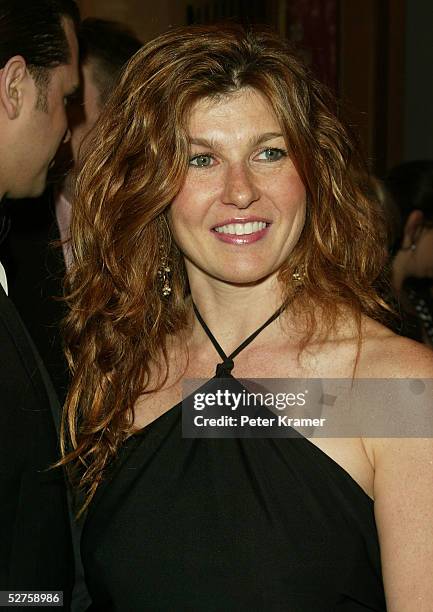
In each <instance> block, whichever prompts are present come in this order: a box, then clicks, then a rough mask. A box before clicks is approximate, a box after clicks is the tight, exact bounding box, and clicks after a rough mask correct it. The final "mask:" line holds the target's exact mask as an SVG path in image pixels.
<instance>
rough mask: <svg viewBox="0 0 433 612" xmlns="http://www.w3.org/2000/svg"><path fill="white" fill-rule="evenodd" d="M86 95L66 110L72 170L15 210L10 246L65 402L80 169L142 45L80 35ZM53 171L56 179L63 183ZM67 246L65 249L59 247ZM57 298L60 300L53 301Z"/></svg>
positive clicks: (28, 319)
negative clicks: (67, 292)
mask: <svg viewBox="0 0 433 612" xmlns="http://www.w3.org/2000/svg"><path fill="white" fill-rule="evenodd" d="M79 47H80V72H81V87H80V90H79V91H78V92H77V94H76V95H75V96H74V98H73V99H72V100H71V101H70V103H69V104H68V108H67V113H68V117H69V126H70V130H71V139H70V140H69V141H68V142H67V143H65V144H64V145H63V147H62V148H61V150H60V151H59V154H58V156H57V164H56V165H57V167H58V168H60V170H62V169H64V168H66V169H67V171H66V175H64V174H63V176H60V178H58V179H57V181H56V182H55V184H53V185H51V186H50V187H49V188H48V189H47V190H46V192H45V193H44V195H43V197H41V198H40V199H39V200H38V201H36V202H34V203H32V208H31V210H30V209H29V205H28V202H24V201H22V202H16V203H15V202H14V205H13V207H11V210H10V214H11V217H12V228H11V231H10V233H9V236H8V239H7V241H6V243H5V244H4V246H3V257H2V258H3V260H4V262H5V266H6V268H7V271H8V276H9V291H10V295H11V297H12V298H13V299H14V301H15V304H16V307H17V309H18V311H19V313H20V315H21V317H22V318H23V320H24V322H25V323H26V325H27V327H28V329H29V331H30V332H31V334H32V337H33V339H34V342H35V344H36V346H37V348H38V350H39V352H40V354H41V356H42V357H43V360H44V362H45V364H46V366H47V368H48V371H49V373H50V376H51V379H52V381H53V383H54V387H55V389H56V391H57V394H58V396H59V399H60V400H61V402H63V399H64V397H65V394H66V390H67V386H68V381H69V374H68V368H67V365H66V361H65V358H64V354H63V347H62V342H61V335H60V333H59V323H60V321H61V319H62V318H63V315H64V306H63V302H62V301H61V300H59V299H55V298H56V297H57V298H58V297H59V296H61V295H62V293H63V287H62V283H63V276H64V273H65V267H67V266H68V265H69V263H70V258H69V257H70V256H69V246H68V242H67V239H68V236H69V222H70V216H71V205H70V201H71V198H72V194H73V191H74V183H75V178H74V168H75V164H76V162H77V159H78V154H79V149H80V145H81V142H82V140H83V138H84V137H85V136H86V135H87V133H88V132H89V131H90V130H91V128H92V126H93V124H94V123H95V121H96V119H97V117H98V115H99V113H100V110H101V108H102V106H103V104H104V101H105V100H107V98H108V97H109V96H110V93H111V91H112V90H113V89H114V87H115V86H116V83H117V81H118V79H119V77H120V74H121V71H122V68H123V66H124V65H125V63H126V62H127V61H128V60H129V59H130V58H131V56H132V55H134V53H135V52H136V51H137V50H138V49H139V48H140V47H141V42H140V40H138V39H137V38H136V37H135V36H134V34H133V33H132V32H131V31H130V30H129V29H128V28H126V27H125V26H124V25H123V24H120V23H117V22H114V21H108V20H104V19H98V18H88V19H84V20H83V21H82V23H81V27H80V32H79ZM60 170H59V169H56V167H55V168H54V169H53V175H56V174H57V175H59V171H60ZM59 239H61V240H62V248H55V247H54V246H53V245H54V244H55V242H56V241H57V242H58V241H59ZM53 296H54V297H53Z"/></svg>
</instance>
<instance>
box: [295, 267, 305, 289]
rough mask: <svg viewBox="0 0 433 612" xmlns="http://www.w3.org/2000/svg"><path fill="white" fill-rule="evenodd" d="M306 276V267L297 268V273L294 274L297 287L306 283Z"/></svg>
mask: <svg viewBox="0 0 433 612" xmlns="http://www.w3.org/2000/svg"><path fill="white" fill-rule="evenodd" d="M305 275H306V273H305V268H304V267H299V268H296V269H295V271H294V272H293V274H292V279H293V282H294V283H295V284H296V285H302V283H303V282H304V278H305Z"/></svg>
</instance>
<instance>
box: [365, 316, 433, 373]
mask: <svg viewBox="0 0 433 612" xmlns="http://www.w3.org/2000/svg"><path fill="white" fill-rule="evenodd" d="M357 376H358V377H366V378H367V377H368V378H372V377H374V378H412V377H416V378H420V377H421V378H433V350H432V349H430V348H428V347H427V346H425V345H423V344H421V343H419V342H415V341H414V340H410V339H409V338H404V337H403V336H398V335H397V334H395V333H394V332H392V331H391V330H389V329H388V328H386V327H385V326H384V325H381V324H380V323H378V322H377V321H374V320H372V319H370V318H368V317H365V318H364V319H363V334H362V348H361V353H360V357H359V362H358V367H357Z"/></svg>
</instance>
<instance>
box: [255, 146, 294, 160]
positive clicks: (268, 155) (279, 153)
mask: <svg viewBox="0 0 433 612" xmlns="http://www.w3.org/2000/svg"><path fill="white" fill-rule="evenodd" d="M282 157H287V153H286V151H283V149H275V148H270V149H264V150H263V151H261V152H260V153H259V154H258V155H257V159H259V160H260V161H268V162H274V161H278V160H280V159H281V158H282Z"/></svg>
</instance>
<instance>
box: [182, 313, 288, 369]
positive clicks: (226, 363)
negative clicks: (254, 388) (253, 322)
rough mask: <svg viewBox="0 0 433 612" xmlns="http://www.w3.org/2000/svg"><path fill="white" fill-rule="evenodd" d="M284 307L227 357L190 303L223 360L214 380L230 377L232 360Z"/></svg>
mask: <svg viewBox="0 0 433 612" xmlns="http://www.w3.org/2000/svg"><path fill="white" fill-rule="evenodd" d="M286 306H287V304H286V303H284V304H282V305H281V306H280V307H279V308H278V309H277V310H276V311H275V312H274V314H273V315H272V316H270V317H269V319H268V320H267V321H265V323H263V325H261V326H260V327H259V328H258V329H256V331H254V332H253V333H252V334H251V335H250V336H248V338H247V339H246V340H244V341H243V342H242V344H240V345H239V346H238V347H237V348H236V349H235V350H234V351H233V352H232V353H230V355H228V356H227V355H226V354H225V352H224V351H223V349H222V348H221V346H220V344H219V343H218V341H217V339H216V338H215V336H214V335H213V334H212V332H211V331H210V329H209V327H208V326H207V325H206V323H205V322H204V321H203V318H202V316H201V314H200V313H199V311H198V308H197V306H196V305H195V304H194V302H193V303H192V307H193V308H194V312H195V315H196V317H197V319H198V322H199V323H200V325H201V326H202V328H203V329H204V331H205V332H206V335H207V336H208V338H209V340H210V341H211V342H212V344H213V345H214V347H215V349H216V350H217V352H218V354H219V356H220V357H221V359H222V360H223V362H222V363H219V364H217V367H216V372H215V376H216V378H228V377H232V373H231V372H232V370H233V368H234V365H235V364H234V361H233V359H234V358H235V357H236V356H237V355H239V353H240V352H241V351H242V350H243V349H244V348H245V347H246V346H248V344H250V342H252V341H253V340H254V339H255V338H256V337H257V336H258V335H259V334H260V332H262V331H263V330H264V329H265V327H267V326H268V325H269V324H270V323H272V321H275V319H277V318H278V317H279V316H280V314H281V313H282V312H283V310H285V308H286Z"/></svg>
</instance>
